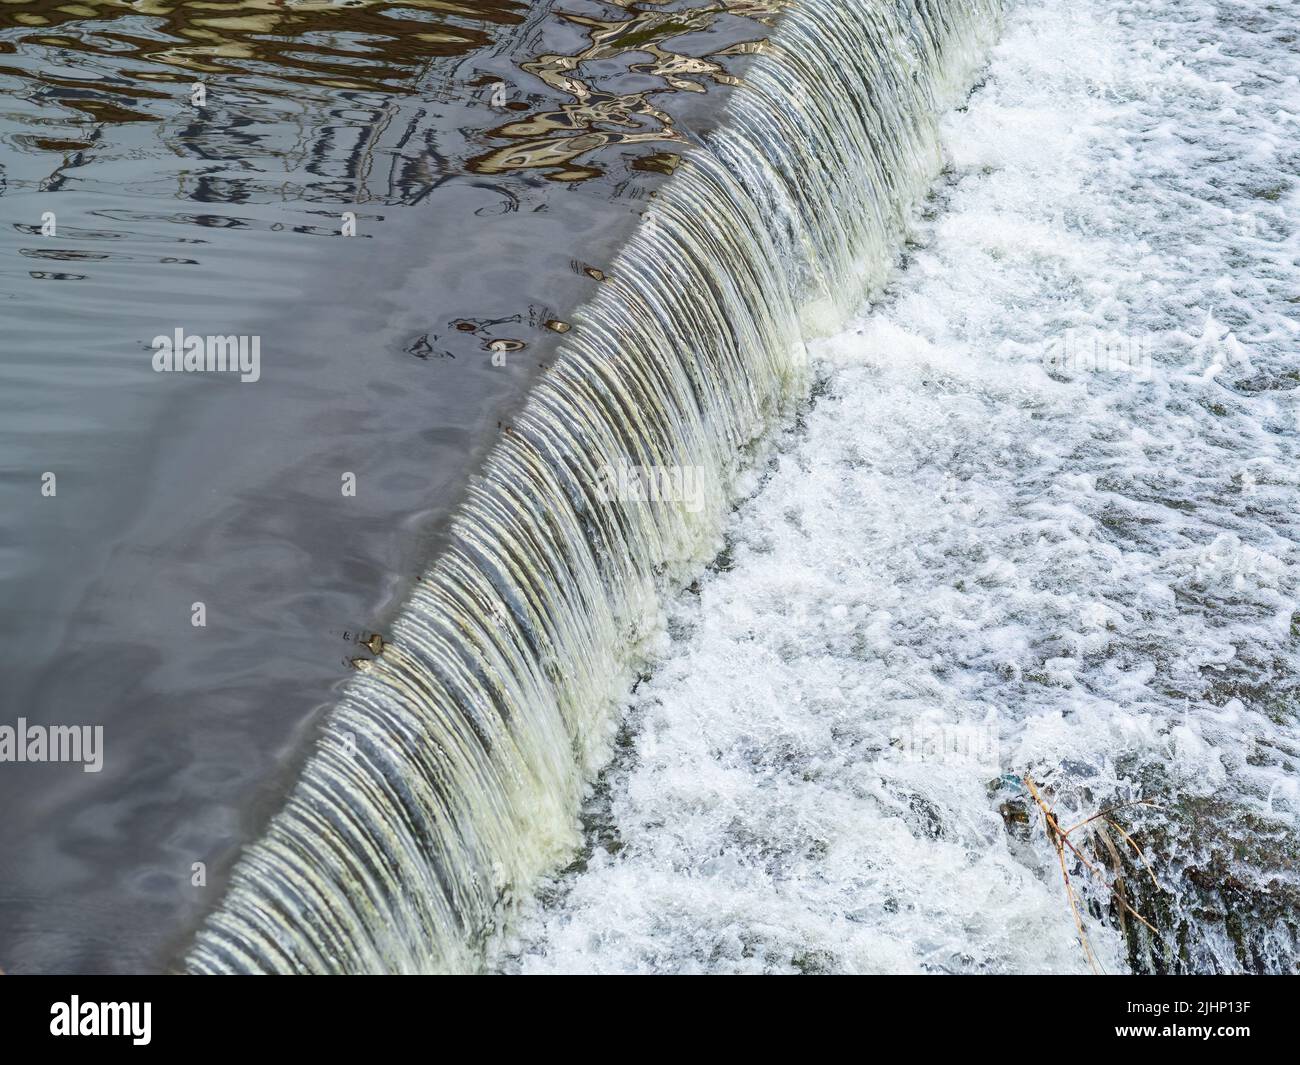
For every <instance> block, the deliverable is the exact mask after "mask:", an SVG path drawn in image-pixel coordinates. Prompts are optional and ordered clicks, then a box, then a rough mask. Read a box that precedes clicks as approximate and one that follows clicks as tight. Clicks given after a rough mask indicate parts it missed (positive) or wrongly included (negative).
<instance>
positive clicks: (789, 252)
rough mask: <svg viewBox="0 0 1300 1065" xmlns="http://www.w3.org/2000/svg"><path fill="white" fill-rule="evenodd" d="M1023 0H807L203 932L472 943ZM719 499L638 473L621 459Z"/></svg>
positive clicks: (383, 964) (198, 959)
mask: <svg viewBox="0 0 1300 1065" xmlns="http://www.w3.org/2000/svg"><path fill="white" fill-rule="evenodd" d="M1000 6H1001V5H1000V2H999V0H957V2H949V3H944V4H938V3H931V2H928V0H913V2H899V3H890V4H880V3H874V2H873V3H865V2H863V3H848V4H846V3H842V2H831V0H807V2H804V3H802V4H800V5H798V6H797V7H793V8H791V9H790V10H788V11H787V12H785V13H784V14H783V15H782V17H781V20H780V23H779V25H778V27H777V29H776V31H775V33H774V36H773V39H772V41H771V42H770V44H769V54H766V55H763V56H760V57H759V58H757V59H756V60H755V62H754V65H753V66H752V67H751V68H750V70H749V71H748V72H747V75H746V82H747V84H746V86H744V87H743V88H741V89H739V90H738V91H737V92H736V94H735V95H734V96H733V97H732V100H731V102H730V104H729V106H728V112H727V114H726V115H724V117H723V120H722V121H721V123H720V125H719V129H718V130H717V131H716V132H714V133H711V134H710V135H709V138H708V141H707V143H706V144H705V145H704V146H702V147H701V148H700V149H698V150H695V151H693V152H691V153H689V154H688V155H687V157H686V159H685V161H684V163H683V165H682V167H681V168H680V169H679V170H678V172H677V174H676V175H675V176H674V177H673V179H672V180H671V181H670V182H668V183H667V184H666V185H665V187H664V189H663V191H662V192H661V194H660V195H659V196H658V198H657V199H656V201H655V204H656V205H655V207H654V208H653V209H652V210H651V211H650V212H648V215H647V220H646V225H645V226H644V228H643V231H642V232H641V233H640V234H639V235H638V237H637V238H636V240H634V241H633V242H632V243H631V244H630V245H629V247H628V248H627V249H626V250H625V252H624V253H623V254H622V255H621V256H620V257H619V259H618V260H617V261H616V262H615V263H614V264H613V265H612V266H611V267H610V269H609V271H608V276H607V280H606V284H605V285H604V286H603V287H602V291H601V295H600V296H599V298H597V299H596V300H595V301H593V302H592V303H591V304H590V305H588V306H587V307H585V308H583V309H582V311H581V313H580V314H578V315H576V316H575V321H576V325H577V328H576V329H575V331H574V333H573V336H572V339H571V341H570V342H569V344H568V346H567V350H565V351H564V352H563V353H562V355H561V357H560V358H559V360H558V361H557V363H556V364H555V366H554V368H553V370H552V371H551V372H550V373H549V374H548V375H547V377H546V378H545V379H544V380H543V382H542V383H541V384H540V385H539V387H538V388H537V389H536V391H535V392H534V394H533V395H532V396H531V398H530V400H529V402H528V404H527V407H526V409H525V410H524V412H523V413H522V414H521V416H520V417H519V418H518V419H517V420H516V422H515V424H514V426H513V427H512V428H511V429H510V431H509V433H508V436H507V438H506V439H505V440H504V442H503V443H502V444H501V445H500V446H498V447H497V448H496V449H495V451H494V452H493V454H492V456H491V458H490V460H489V462H488V463H487V466H486V468H485V469H484V471H483V474H482V476H481V478H479V480H478V481H477V483H476V485H475V486H474V488H473V490H472V492H471V496H470V498H469V500H468V502H467V503H466V505H465V506H464V507H463V508H462V510H461V511H460V513H459V515H458V517H457V519H456V520H455V522H454V527H453V530H452V535H451V543H450V546H449V547H448V548H447V549H446V551H445V552H444V554H443V555H442V556H441V557H440V558H439V559H438V561H437V562H436V563H435V564H434V566H433V567H432V568H431V570H430V571H429V572H428V573H427V574H426V575H425V577H424V578H423V580H422V581H421V582H420V585H419V587H418V589H417V591H416V593H415V594H414V595H413V597H412V599H411V601H410V602H409V603H408V604H407V607H406V608H405V610H404V611H403V614H402V616H401V618H400V619H399V621H398V622H397V623H396V624H395V626H394V628H393V631H392V632H391V633H390V634H388V636H389V640H388V642H387V645H386V646H385V647H384V649H383V651H382V654H380V656H379V657H378V658H377V659H375V660H374V661H373V662H372V663H369V664H367V668H366V669H365V671H364V672H363V673H362V674H361V675H360V676H359V677H358V678H357V680H356V682H355V683H354V684H352V685H351V687H350V689H349V691H348V692H347V694H346V697H345V699H344V701H343V702H342V704H341V705H340V706H339V707H338V708H337V709H336V710H335V711H334V712H333V713H332V714H331V716H330V718H329V721H328V724H327V727H326V729H325V734H324V736H323V738H322V739H321V740H320V742H319V744H318V747H317V749H316V751H315V753H314V755H313V756H312V758H311V759H310V761H309V762H308V764H307V765H306V767H305V769H304V772H303V774H302V777H301V780H300V782H299V783H298V785H297V786H296V787H295V789H294V790H293V792H292V793H291V795H290V796H289V798H288V800H287V802H286V804H285V807H284V809H283V810H282V812H281V813H280V814H279V815H277V816H276V818H275V819H274V820H273V822H272V823H271V825H270V826H269V828H268V830H267V832H266V833H265V835H264V837H263V838H262V840H260V841H259V842H258V843H257V844H255V845H254V846H253V847H251V848H249V850H248V851H247V852H246V854H245V855H244V857H243V858H242V859H241V861H240V864H239V865H238V866H237V868H236V870H235V871H234V874H233V876H232V886H231V890H230V891H229V893H228V894H227V897H226V898H225V899H224V901H223V902H222V904H221V905H220V907H219V908H218V909H217V911H215V912H214V913H213V914H212V915H211V916H210V918H209V919H208V921H207V922H206V924H205V926H204V927H203V929H202V930H201V931H200V933H199V935H198V937H197V941H196V944H195V946H194V948H193V950H192V951H191V954H190V956H189V958H188V967H189V969H190V970H191V971H194V972H220V971H232V970H233V971H269V972H355V971H389V972H407V971H424V970H443V969H471V968H475V967H478V966H479V965H480V964H481V958H482V949H483V945H484V943H485V941H486V940H487V939H488V938H489V937H490V936H491V935H492V934H493V932H494V930H495V929H496V928H497V927H498V926H499V924H500V921H501V919H502V916H503V914H505V913H507V912H508V910H509V908H510V905H511V903H512V900H514V899H515V898H517V897H518V896H519V895H520V894H521V893H524V894H526V893H527V891H528V889H529V888H530V887H531V885H532V884H533V883H534V882H535V881H536V879H537V877H538V876H539V875H541V874H543V873H545V872H546V871H548V870H551V869H554V868H556V867H557V866H558V865H559V864H560V863H561V862H562V861H564V860H566V859H567V858H568V857H569V856H570V855H571V854H572V853H573V852H574V851H575V850H576V849H577V847H578V846H579V845H580V843H581V838H582V837H581V831H580V828H579V826H578V825H577V824H576V821H575V815H576V813H577V811H578V809H579V804H580V800H581V796H582V790H583V787H584V784H585V782H586V781H588V780H590V778H591V774H592V773H593V772H594V771H595V770H596V769H597V768H598V767H599V766H600V765H601V764H602V763H603V762H604V761H605V760H606V759H607V756H608V750H609V745H610V740H611V738H612V737H611V733H612V727H613V723H614V720H615V714H614V710H615V709H616V708H617V706H618V705H619V704H620V703H621V702H622V701H623V700H624V699H625V697H626V692H627V690H628V688H629V685H630V683H631V681H632V679H633V677H634V675H635V671H636V669H637V668H639V666H640V665H641V664H642V662H643V661H644V659H645V657H646V655H647V654H648V653H649V651H650V650H652V648H653V644H654V641H655V636H656V634H657V633H658V631H659V630H660V629H661V626H662V608H661V604H662V602H663V601H664V597H665V595H666V594H668V593H670V592H671V591H673V590H675V589H677V588H679V587H680V586H681V584H682V583H683V582H684V581H685V580H688V579H689V578H690V577H691V576H693V575H694V574H696V573H697V572H698V571H699V568H700V567H701V566H702V565H703V563H704V562H705V561H707V560H708V559H709V558H711V557H713V556H714V554H716V551H717V547H718V544H719V542H720V533H721V529H722V526H723V521H724V519H725V516H726V513H727V511H728V507H729V504H730V502H731V500H732V499H733V498H734V495H733V482H734V481H735V477H736V473H737V471H738V470H740V469H741V468H742V467H743V464H744V461H745V456H746V453H747V451H749V450H750V449H751V448H753V447H754V446H756V442H758V441H760V440H761V438H762V437H763V435H764V433H765V432H766V431H768V430H769V429H770V428H771V427H772V426H774V425H775V424H777V423H778V422H779V420H780V419H781V418H782V417H783V415H784V414H785V412H787V411H788V410H789V408H790V405H791V403H792V402H793V401H794V400H795V399H797V398H798V397H800V396H802V395H803V394H804V393H805V392H806V388H807V384H808V378H807V362H806V351H805V347H804V342H803V334H802V332H801V314H802V315H803V316H804V317H805V318H806V319H808V320H818V319H820V320H825V316H826V315H827V314H828V313H830V312H833V311H834V310H835V308H837V307H842V308H847V307H851V306H853V305H856V303H857V302H858V300H859V299H860V296H861V293H862V292H863V291H865V290H866V289H867V288H869V286H870V285H871V284H872V283H873V282H878V281H879V280H880V279H881V278H883V277H884V275H885V271H886V268H887V265H888V263H889V261H890V259H891V258H892V255H893V253H894V250H895V249H896V247H897V242H898V240H899V238H900V236H901V234H902V232H903V231H904V228H905V221H906V218H907V215H908V212H909V211H910V209H911V208H912V206H913V205H914V203H915V202H916V200H917V198H918V197H919V196H921V195H923V194H924V190H925V189H926V187H927V186H928V184H929V183H930V181H932V180H933V177H934V175H935V174H936V172H937V170H938V168H939V165H940V162H941V156H940V153H939V150H938V129H937V121H938V116H939V115H941V114H942V113H943V110H944V109H945V108H946V107H947V106H950V105H951V103H952V102H953V100H954V97H955V95H956V93H957V92H958V91H959V90H960V89H961V88H962V87H963V86H965V85H967V84H969V78H970V76H971V73H972V72H973V70H974V69H975V68H976V66H977V64H978V62H979V61H980V59H981V57H982V56H983V55H984V54H986V45H987V43H988V41H989V40H990V39H991V38H992V36H993V34H994V31H995V29H996V26H997V17H996V16H997V13H998V11H999V9H1000ZM614 465H619V466H628V467H632V468H635V469H651V470H671V471H677V472H678V473H681V472H682V471H691V472H692V478H691V480H692V483H693V484H694V485H695V487H696V489H697V491H696V492H694V493H693V494H692V496H693V497H692V499H690V500H686V499H678V498H673V499H669V500H667V501H663V500H659V501H656V502H655V503H654V505H650V504H647V503H644V502H638V501H636V500H635V499H626V498H614V499H610V498H609V494H608V492H607V491H606V488H607V485H608V480H607V478H606V476H605V471H606V470H607V469H608V468H610V467H611V466H614Z"/></svg>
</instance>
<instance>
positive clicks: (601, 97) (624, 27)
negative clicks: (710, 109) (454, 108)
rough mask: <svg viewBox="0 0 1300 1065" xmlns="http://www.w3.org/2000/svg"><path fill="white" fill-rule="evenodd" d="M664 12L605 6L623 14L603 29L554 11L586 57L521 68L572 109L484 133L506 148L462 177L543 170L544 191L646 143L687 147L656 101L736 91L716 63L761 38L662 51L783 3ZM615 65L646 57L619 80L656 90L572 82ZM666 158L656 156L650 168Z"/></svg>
mask: <svg viewBox="0 0 1300 1065" xmlns="http://www.w3.org/2000/svg"><path fill="white" fill-rule="evenodd" d="M665 2H666V0H640V2H633V0H610V4H609V6H611V7H620V8H623V9H624V10H626V11H627V15H628V17H627V18H624V19H616V20H608V21H605V20H600V19H596V18H591V17H588V16H585V15H581V14H577V13H574V12H564V11H557V12H556V17H557V18H560V19H563V20H564V21H566V22H568V23H569V24H571V25H574V26H578V27H581V28H582V29H583V31H584V32H585V35H586V37H587V41H588V44H587V47H586V48H584V49H582V50H581V51H579V52H576V53H574V54H571V55H561V54H556V53H548V54H544V55H539V56H537V57H536V58H534V59H531V60H528V61H526V62H524V63H521V64H520V66H521V67H522V69H524V70H526V71H527V72H528V73H530V74H533V75H535V76H536V77H538V78H540V79H541V80H542V81H543V82H544V83H545V84H546V85H548V86H550V87H551V88H552V89H554V90H556V91H557V92H559V93H562V94H564V95H566V96H569V97H571V98H572V100H573V102H572V103H566V104H563V105H562V106H561V107H559V108H558V109H551V110H538V111H537V112H535V113H533V114H530V115H528V116H527V117H526V118H521V119H517V120H515V121H512V122H507V123H505V124H504V125H501V126H498V127H496V128H495V129H493V130H491V131H489V134H488V135H489V136H490V137H494V138H501V139H504V140H507V141H508V142H509V143H508V144H506V145H505V146H503V147H500V148H497V149H494V150H493V151H489V152H486V153H484V154H482V155H480V156H477V157H476V158H474V159H472V160H470V162H469V168H470V169H471V170H472V171H474V172H476V173H479V174H501V173H506V172H508V171H512V170H532V169H543V168H549V169H550V171H551V172H550V173H548V174H547V175H546V177H548V178H549V179H550V180H552V181H581V180H584V179H586V178H590V177H596V176H598V175H600V174H602V173H603V172H604V171H603V170H602V169H601V168H600V167H599V166H597V165H595V164H593V163H591V162H590V161H587V162H579V159H580V158H581V157H582V156H587V155H589V154H590V153H593V152H596V151H599V150H601V149H604V148H608V147H611V146H615V145H625V144H636V143H648V142H655V143H667V144H686V143H688V142H689V138H688V137H687V136H686V135H685V134H683V133H682V132H681V131H680V130H679V129H678V128H677V126H676V125H675V123H674V119H673V116H672V115H671V114H670V113H669V112H668V111H666V110H664V109H663V108H662V107H660V106H659V105H658V104H657V103H656V102H655V99H654V98H655V97H657V96H658V95H660V94H662V93H665V92H695V93H702V92H704V91H705V88H706V85H705V83H706V82H708V81H712V82H714V83H716V84H720V85H735V84H737V83H738V79H737V78H736V77H734V76H733V75H731V74H729V73H727V70H726V68H725V67H724V65H723V63H722V62H721V60H722V59H724V58H725V57H727V56H734V55H742V54H746V53H751V52H756V51H758V50H760V49H761V48H762V45H763V38H756V39H752V40H747V41H741V42H736V43H732V44H729V45H726V46H724V47H721V48H718V49H715V50H714V51H712V52H710V53H708V54H706V55H691V54H689V53H688V52H685V51H677V50H675V49H673V48H671V47H669V46H668V42H669V41H671V40H673V39H674V38H679V37H683V36H685V35H688V34H695V33H703V32H705V31H707V30H709V29H711V28H712V27H713V26H714V25H715V24H716V23H717V21H718V20H719V19H720V18H721V17H723V16H727V15H732V16H739V17H742V18H747V19H751V20H753V21H755V22H758V23H760V24H762V25H764V26H768V25H771V23H772V21H773V19H774V18H775V16H776V15H777V14H778V12H779V11H780V10H781V9H782V8H783V7H785V6H786V3H785V0H715V2H713V3H709V4H706V5H704V6H700V7H692V8H686V9H680V10H665V9H664V8H663V7H661V6H658V5H660V4H663V3H665ZM622 56H628V57H633V56H648V57H649V61H648V62H647V61H644V60H638V61H636V62H628V63H627V65H626V68H625V71H626V73H627V74H629V75H642V76H645V75H649V76H651V77H656V78H659V79H660V80H661V81H662V83H663V84H662V85H661V86H658V87H655V88H652V89H647V90H641V91H636V92H617V91H611V90H609V89H604V88H600V87H597V86H596V85H595V84H594V80H595V79H594V77H592V76H590V75H588V76H586V77H585V78H584V77H583V76H580V71H581V68H582V65H583V64H584V63H591V64H596V63H604V62H607V61H609V60H612V59H617V58H619V57H622ZM600 76H601V79H602V80H606V79H608V77H609V73H608V70H607V69H606V70H602V72H601V75H600ZM610 127H614V128H612V129H611V128H610ZM670 154H671V153H660V154H659V156H657V158H666V157H667V156H668V155H670Z"/></svg>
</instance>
